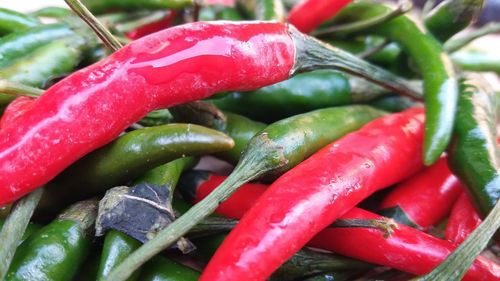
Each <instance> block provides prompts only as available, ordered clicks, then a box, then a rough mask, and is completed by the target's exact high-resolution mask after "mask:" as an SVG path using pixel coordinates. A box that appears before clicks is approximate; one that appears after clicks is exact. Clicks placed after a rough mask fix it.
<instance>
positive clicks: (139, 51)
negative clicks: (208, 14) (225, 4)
mask: <svg viewBox="0 0 500 281" xmlns="http://www.w3.org/2000/svg"><path fill="white" fill-rule="evenodd" d="M294 59H295V49H294V42H293V40H292V38H291V36H290V34H289V29H288V26H287V25H283V24H279V23H264V22H239V23H230V22H224V23H223V24H220V23H203V22H196V23H192V24H186V25H182V26H176V27H173V28H170V29H166V30H164V31H160V32H157V33H155V34H154V36H146V37H144V38H142V39H140V40H138V41H134V42H132V43H130V44H129V45H127V46H125V47H124V48H122V49H121V50H119V51H117V52H116V53H114V54H112V55H111V56H109V57H108V58H106V59H104V60H102V61H101V62H99V63H97V64H94V65H92V66H89V67H87V68H85V69H82V70H80V71H77V72H75V73H73V74H72V75H70V76H68V77H67V78H65V79H63V80H62V81H60V82H59V83H57V84H55V85H54V86H52V87H51V88H50V89H48V90H47V91H46V92H45V93H44V94H43V95H42V96H41V97H40V98H38V99H37V100H36V101H35V102H34V105H33V108H32V109H30V110H29V111H27V112H25V114H22V115H21V116H19V117H17V119H16V120H17V121H16V124H14V125H11V124H7V125H6V126H5V127H4V128H2V130H1V131H0V194H1V196H0V206H2V205H4V204H5V203H9V202H12V201H13V200H15V199H18V198H19V197H21V196H22V195H24V194H26V193H28V192H30V191H31V190H33V189H35V188H37V187H38V186H41V185H43V184H45V183H47V182H48V181H49V180H50V179H52V178H53V177H55V176H56V175H57V174H58V173H59V172H61V171H62V170H63V169H64V168H66V167H68V166H69V165H70V164H71V163H73V162H74V161H76V160H78V159H79V158H80V157H82V156H83V155H85V154H87V153H88V152H90V151H92V150H94V149H96V148H98V147H100V146H102V145H104V144H106V143H108V142H109V141H111V140H113V139H114V138H115V137H116V136H118V135H119V134H120V132H122V131H123V130H124V129H125V128H126V127H127V126H129V125H130V124H132V123H133V122H135V121H137V120H139V119H141V118H142V117H143V116H145V115H146V114H147V113H148V112H149V111H152V110H154V109H158V108H165V107H169V106H173V105H176V104H180V103H184V102H188V101H193V100H198V99H202V98H205V97H208V96H210V95H212V94H214V93H217V92H221V91H225V90H249V89H255V88H259V87H262V86H265V85H268V84H272V83H276V82H278V81H281V80H284V79H286V78H288V77H289V76H290V74H291V72H292V69H293V67H294ZM249 77H251V79H249Z"/></svg>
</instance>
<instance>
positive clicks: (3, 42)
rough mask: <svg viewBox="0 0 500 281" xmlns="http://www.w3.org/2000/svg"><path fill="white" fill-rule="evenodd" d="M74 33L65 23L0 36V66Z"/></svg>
mask: <svg viewBox="0 0 500 281" xmlns="http://www.w3.org/2000/svg"><path fill="white" fill-rule="evenodd" d="M70 35H74V32H73V31H72V30H71V29H70V28H69V26H67V25H65V24H48V25H41V26H37V27H34V28H30V29H28V30H24V31H20V32H15V33H12V34H9V35H7V36H5V37H2V38H0V67H5V66H6V65H9V64H11V63H13V62H14V61H16V60H18V59H20V58H21V57H22V56H25V55H27V54H29V53H31V52H32V51H34V50H35V49H37V48H39V47H41V46H43V45H45V44H47V43H50V42H52V41H54V40H56V39H60V38H63V37H68V36H70Z"/></svg>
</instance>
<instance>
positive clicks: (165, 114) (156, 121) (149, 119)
mask: <svg viewBox="0 0 500 281" xmlns="http://www.w3.org/2000/svg"><path fill="white" fill-rule="evenodd" d="M173 118H174V117H173V116H172V114H170V112H169V111H168V109H160V110H155V111H152V112H150V113H149V114H148V115H146V117H144V118H142V119H141V120H140V121H139V122H138V123H139V124H141V125H143V126H146V127H152V126H160V125H165V124H168V123H171V122H172V121H173Z"/></svg>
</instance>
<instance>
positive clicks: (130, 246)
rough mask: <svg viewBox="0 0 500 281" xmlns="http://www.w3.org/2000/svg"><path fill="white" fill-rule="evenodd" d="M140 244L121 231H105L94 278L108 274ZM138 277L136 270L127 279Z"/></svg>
mask: <svg viewBox="0 0 500 281" xmlns="http://www.w3.org/2000/svg"><path fill="white" fill-rule="evenodd" d="M140 246H141V243H140V242H139V241H137V240H135V239H134V238H132V237H130V236H128V235H127V234H124V233H122V232H119V231H116V230H111V231H109V232H108V233H106V237H105V238H104V245H103V247H102V254H101V261H100V263H99V269H98V271H97V277H96V280H102V279H103V278H105V277H106V276H108V274H109V273H110V272H111V270H112V269H113V268H115V267H116V266H117V265H118V264H120V263H121V262H122V261H123V260H124V259H125V258H126V257H127V256H128V255H130V254H131V253H132V252H133V251H135V250H136V249H137V248H139V247H140ZM138 277H139V271H136V272H135V273H134V274H133V275H132V276H130V277H129V278H128V279H127V281H133V280H137V278H138Z"/></svg>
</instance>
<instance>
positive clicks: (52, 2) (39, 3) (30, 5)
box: [0, 0, 500, 25]
mask: <svg viewBox="0 0 500 281" xmlns="http://www.w3.org/2000/svg"><path fill="white" fill-rule="evenodd" d="M325 1H327V0H325ZM425 1H426V0H413V2H414V3H415V4H416V5H417V6H420V7H422V6H423V4H424V3H425ZM1 2H2V3H1V4H0V6H1V7H3V8H8V9H13V10H18V11H23V12H27V11H33V10H36V9H39V8H42V7H47V6H65V5H66V4H65V3H64V0H3V1H1ZM437 2H438V3H439V2H441V1H437ZM488 21H500V0H487V1H486V5H485V9H484V11H483V14H482V15H481V18H480V19H479V21H478V23H477V24H479V25H481V24H484V23H485V22H488Z"/></svg>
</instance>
